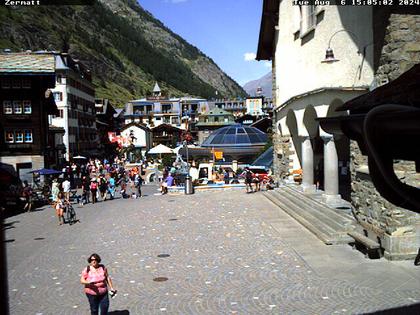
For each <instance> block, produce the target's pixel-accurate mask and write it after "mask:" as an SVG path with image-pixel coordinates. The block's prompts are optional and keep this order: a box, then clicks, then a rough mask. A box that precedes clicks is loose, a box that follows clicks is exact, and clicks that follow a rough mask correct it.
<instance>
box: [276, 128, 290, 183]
mask: <svg viewBox="0 0 420 315" xmlns="http://www.w3.org/2000/svg"><path fill="white" fill-rule="evenodd" d="M291 141H292V140H291V138H290V137H284V136H281V135H279V134H278V133H273V146H274V150H273V154H274V158H273V176H274V180H275V181H277V182H281V181H282V180H284V179H285V178H286V177H287V176H289V175H290V174H289V173H290V164H291V160H290V158H289V157H290V156H291V155H292V154H294V152H292V149H291V148H292V146H291Z"/></svg>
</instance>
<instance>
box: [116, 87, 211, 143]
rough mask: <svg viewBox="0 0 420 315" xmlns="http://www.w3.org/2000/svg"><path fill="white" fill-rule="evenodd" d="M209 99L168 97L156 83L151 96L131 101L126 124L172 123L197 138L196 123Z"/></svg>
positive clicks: (154, 124)
mask: <svg viewBox="0 0 420 315" xmlns="http://www.w3.org/2000/svg"><path fill="white" fill-rule="evenodd" d="M208 107H209V104H208V102H207V100H205V99H201V98H193V97H181V98H168V97H166V96H163V95H162V92H161V90H160V87H159V85H158V84H157V83H156V84H155V86H154V88H153V93H152V95H151V96H148V97H146V98H142V99H138V100H133V101H130V102H128V103H127V104H126V106H125V109H124V122H125V124H130V123H138V124H145V125H146V126H147V127H148V128H151V129H153V128H156V127H158V126H160V125H170V126H172V127H174V128H177V129H181V130H183V131H184V132H186V131H187V130H188V132H189V133H190V134H191V135H192V136H193V138H196V128H195V125H196V123H197V122H198V120H199V118H198V116H199V114H200V112H201V111H202V110H203V109H207V108H208ZM174 130H175V129H174Z"/></svg>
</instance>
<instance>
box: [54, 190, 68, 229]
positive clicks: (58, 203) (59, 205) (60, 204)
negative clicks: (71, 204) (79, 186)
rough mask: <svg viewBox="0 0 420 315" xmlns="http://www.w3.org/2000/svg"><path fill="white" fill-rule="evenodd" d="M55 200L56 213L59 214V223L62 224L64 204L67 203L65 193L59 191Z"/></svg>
mask: <svg viewBox="0 0 420 315" xmlns="http://www.w3.org/2000/svg"><path fill="white" fill-rule="evenodd" d="M54 201H55V205H54V208H55V214H56V215H57V218H58V225H62V224H63V223H64V204H65V202H66V201H65V200H64V194H63V193H62V192H59V193H58V195H57V199H56V200H54Z"/></svg>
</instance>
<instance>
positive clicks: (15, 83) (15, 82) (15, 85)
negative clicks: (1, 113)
mask: <svg viewBox="0 0 420 315" xmlns="http://www.w3.org/2000/svg"><path fill="white" fill-rule="evenodd" d="M21 84H22V82H21V81H20V79H13V80H12V88H14V89H20V88H21Z"/></svg>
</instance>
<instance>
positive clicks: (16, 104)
mask: <svg viewBox="0 0 420 315" xmlns="http://www.w3.org/2000/svg"><path fill="white" fill-rule="evenodd" d="M13 112H14V113H15V114H22V101H13Z"/></svg>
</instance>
